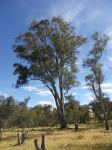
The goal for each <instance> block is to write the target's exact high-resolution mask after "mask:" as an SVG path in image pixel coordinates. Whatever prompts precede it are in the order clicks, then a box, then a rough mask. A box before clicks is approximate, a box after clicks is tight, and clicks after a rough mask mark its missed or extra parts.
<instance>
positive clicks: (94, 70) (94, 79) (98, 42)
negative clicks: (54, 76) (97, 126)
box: [83, 33, 109, 130]
mask: <svg viewBox="0 0 112 150" xmlns="http://www.w3.org/2000/svg"><path fill="white" fill-rule="evenodd" d="M92 38H93V40H94V46H93V48H92V49H91V50H90V52H89V54H88V55H87V58H86V59H85V60H84V64H83V65H84V66H85V67H88V68H90V72H91V73H90V74H88V75H87V76H86V77H85V80H86V83H87V86H89V88H90V89H91V90H92V92H93V93H94V96H95V99H96V100H97V101H98V102H99V103H100V105H101V109H102V114H103V117H104V120H105V126H106V130H109V124H108V118H107V111H106V109H105V106H104V97H105V94H104V92H103V90H102V87H101V84H102V83H103V81H104V75H103V72H102V67H103V64H102V63H101V62H100V60H101V58H102V55H103V53H104V52H105V47H106V45H107V42H108V37H107V36H106V35H103V36H100V35H99V33H95V34H94V35H93V36H92Z"/></svg>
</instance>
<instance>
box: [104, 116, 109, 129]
mask: <svg viewBox="0 0 112 150" xmlns="http://www.w3.org/2000/svg"><path fill="white" fill-rule="evenodd" d="M104 119H105V128H106V130H109V122H108V119H107V116H106V114H104Z"/></svg>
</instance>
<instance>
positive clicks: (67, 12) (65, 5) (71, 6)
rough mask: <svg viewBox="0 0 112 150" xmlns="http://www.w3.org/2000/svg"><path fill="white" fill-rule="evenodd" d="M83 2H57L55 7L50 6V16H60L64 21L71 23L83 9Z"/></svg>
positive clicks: (72, 0) (73, 0)
mask: <svg viewBox="0 0 112 150" xmlns="http://www.w3.org/2000/svg"><path fill="white" fill-rule="evenodd" d="M83 2H84V0H83V1H81V2H79V1H76V0H71V1H66V2H64V1H60V2H58V1H57V3H56V4H55V5H52V9H51V14H52V16H57V15H61V16H62V17H63V18H64V19H65V20H67V21H73V20H74V19H76V17H77V16H78V15H79V14H80V13H81V12H82V10H83V9H84V5H83ZM76 6H77V7H76Z"/></svg>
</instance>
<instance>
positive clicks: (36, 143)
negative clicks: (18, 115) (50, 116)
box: [34, 139, 40, 150]
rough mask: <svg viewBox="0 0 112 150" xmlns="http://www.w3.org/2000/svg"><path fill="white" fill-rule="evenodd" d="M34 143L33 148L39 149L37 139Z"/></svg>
mask: <svg viewBox="0 0 112 150" xmlns="http://www.w3.org/2000/svg"><path fill="white" fill-rule="evenodd" d="M34 144H35V149H36V150H40V148H39V145H38V140H37V139H35V140H34Z"/></svg>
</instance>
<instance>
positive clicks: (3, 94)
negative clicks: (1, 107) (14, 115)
mask: <svg viewBox="0 0 112 150" xmlns="http://www.w3.org/2000/svg"><path fill="white" fill-rule="evenodd" d="M0 95H2V96H4V97H5V98H7V97H8V94H6V93H3V92H0Z"/></svg>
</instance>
